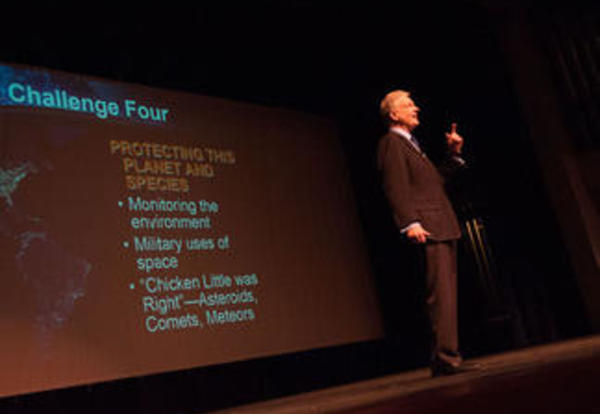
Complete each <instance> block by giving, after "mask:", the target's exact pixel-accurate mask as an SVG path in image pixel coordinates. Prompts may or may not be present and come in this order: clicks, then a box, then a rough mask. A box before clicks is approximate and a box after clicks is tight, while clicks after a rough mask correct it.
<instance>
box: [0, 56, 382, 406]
mask: <svg viewBox="0 0 600 414" xmlns="http://www.w3.org/2000/svg"><path fill="white" fill-rule="evenodd" d="M354 206H355V200H353V195H352V191H351V187H350V184H349V182H348V173H347V171H346V168H345V161H344V157H343V154H342V151H341V148H340V146H339V143H338V140H337V136H336V130H335V128H334V127H333V126H332V125H331V123H330V122H328V121H326V120H323V119H321V118H318V117H313V116H309V115H303V114H299V113H296V112H292V111H286V110H279V109H273V108H264V107H260V106H256V105H249V104H242V103H237V102H232V101H228V100H224V99H216V98H209V97H202V96H197V95H192V94H187V93H179V92H172V91H164V90H157V89H152V88H148V87H143V86H136V85H129V84H123V83H117V82H110V81H105V80H99V79H93V78H89V77H82V76H77V75H70V74H65V73H60V72H54V71H48V70H44V69H39V68H30V67H24V66H15V65H0V260H1V264H2V267H1V268H2V273H1V277H2V289H0V329H1V332H2V340H0V367H2V375H1V376H0V396H9V395H16V394H22V393H29V392H34V391H41V390H48V389H55V388H62V387H67V386H73V385H78V384H89V383H95V382H100V381H107V380H113V379H117V378H126V377H133V376H139V375H146V374H151V373H159V372H166V371H174V370H181V369H186V368H193V367H200V366H205V365H211V364H219V363H224V362H230V361H236V360H243V359H248V358H257V357H261V356H267V355H276V354H281V353H288V352H294V351H299V350H305V349H312V348H319V347H326V346H331V345H336V344H343V343H349V342H355V341H362V340H369V339H374V338H377V337H379V336H380V335H381V323H380V319H379V312H378V307H377V304H376V302H375V299H374V294H373V290H372V286H371V275H370V271H369V266H368V263H367V259H366V254H365V249H364V246H363V242H362V238H361V233H360V226H359V224H358V222H357V218H356V212H355V207H354Z"/></svg>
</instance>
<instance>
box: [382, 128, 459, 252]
mask: <svg viewBox="0 0 600 414" xmlns="http://www.w3.org/2000/svg"><path fill="white" fill-rule="evenodd" d="M377 164H378V167H379V169H380V170H381V173H382V176H383V189H384V191H385V194H386V196H387V198H388V200H389V202H390V205H391V207H392V211H393V213H394V220H395V222H396V225H397V226H398V228H399V229H402V228H404V227H406V226H407V225H409V224H410V223H413V222H415V221H419V222H420V223H421V225H422V226H423V228H425V230H427V231H429V232H430V233H431V236H429V238H430V239H432V240H437V241H443V240H453V239H458V238H460V227H459V225H458V221H457V219H456V215H455V214H454V210H453V209H452V205H451V204H450V201H449V200H448V197H447V195H446V191H445V189H444V178H443V177H442V175H441V174H440V172H439V171H438V169H437V168H436V167H435V165H433V163H432V162H431V161H430V160H429V159H428V158H427V157H426V156H425V155H424V154H423V153H421V152H419V150H417V149H416V148H415V147H414V146H413V145H412V144H411V143H410V142H409V141H408V140H407V139H406V138H405V137H403V136H401V135H398V134H396V133H394V132H391V131H390V132H388V133H387V134H386V135H384V136H383V137H382V138H381V140H380V141H379V148H378V151H377Z"/></svg>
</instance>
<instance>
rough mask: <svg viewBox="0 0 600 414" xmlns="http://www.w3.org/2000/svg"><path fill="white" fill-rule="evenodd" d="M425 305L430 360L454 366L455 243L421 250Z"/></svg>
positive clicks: (456, 361)
mask: <svg viewBox="0 0 600 414" xmlns="http://www.w3.org/2000/svg"><path fill="white" fill-rule="evenodd" d="M423 250H424V259H425V275H426V278H427V290H426V297H425V300H426V304H427V311H428V313H429V319H430V322H431V329H432V334H433V347H432V359H434V360H436V359H437V360H438V361H441V362H445V363H449V364H451V365H453V366H458V365H460V363H461V362H462V357H461V356H460V354H459V352H458V321H457V319H458V318H457V300H456V274H457V266H456V240H449V241H440V242H438V241H428V242H427V243H426V244H425V245H424V246H423Z"/></svg>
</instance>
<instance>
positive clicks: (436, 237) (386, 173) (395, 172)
mask: <svg viewBox="0 0 600 414" xmlns="http://www.w3.org/2000/svg"><path fill="white" fill-rule="evenodd" d="M380 109H381V115H382V117H383V120H384V121H385V122H386V123H387V124H388V126H389V130H388V132H387V133H386V134H385V135H384V136H383V137H382V138H381V140H380V141H379V148H378V154H377V161H378V167H379V169H380V170H381V173H382V179H383V188H384V191H385V194H386V196H387V199H388V201H389V203H390V205H391V209H392V212H393V215H394V221H395V223H396V226H397V227H398V230H399V231H400V232H401V233H402V234H403V235H404V236H406V237H407V238H408V240H410V241H411V242H413V243H415V244H417V245H418V246H419V249H420V250H421V252H420V253H421V254H423V255H424V258H425V269H424V272H425V275H426V279H427V295H426V302H427V308H428V312H429V317H430V321H431V327H432V333H433V341H434V344H433V349H432V359H431V369H432V372H433V375H434V376H436V375H448V374H454V373H457V372H461V371H463V370H466V369H470V368H471V367H467V366H465V365H463V361H462V357H461V355H460V353H459V351H458V329H457V309H456V308H457V304H456V274H457V268H456V241H457V240H458V239H459V238H460V235H461V231H460V227H459V225H458V221H457V219H456V215H455V213H454V211H453V209H452V206H451V204H450V201H449V200H448V197H447V195H446V191H445V189H444V176H445V175H448V174H450V173H451V172H452V171H453V170H455V169H457V168H461V167H462V166H463V165H464V161H463V160H462V158H460V154H461V151H462V147H463V139H462V137H461V136H460V135H459V134H458V133H457V132H456V124H452V128H451V130H450V132H448V133H446V143H447V146H448V152H449V156H448V159H447V160H446V161H445V163H444V164H443V165H440V167H439V168H437V167H436V166H435V165H434V164H433V163H432V162H431V161H430V160H429V159H428V158H427V156H426V155H425V153H424V152H423V151H422V150H421V148H420V146H419V143H418V142H417V141H416V139H415V137H414V136H413V135H412V131H413V130H414V129H415V128H416V127H417V126H418V125H419V117H418V114H419V107H418V106H416V105H415V103H414V102H413V100H412V99H411V98H410V93H409V92H406V91H401V90H398V91H393V92H390V93H389V94H387V95H386V96H385V98H384V99H383V100H382V101H381V108H380Z"/></svg>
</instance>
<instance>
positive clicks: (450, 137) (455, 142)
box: [446, 122, 464, 154]
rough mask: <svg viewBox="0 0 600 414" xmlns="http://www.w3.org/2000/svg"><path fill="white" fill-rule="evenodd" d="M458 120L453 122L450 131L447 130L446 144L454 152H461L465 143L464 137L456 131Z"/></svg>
mask: <svg viewBox="0 0 600 414" xmlns="http://www.w3.org/2000/svg"><path fill="white" fill-rule="evenodd" d="M456 126H457V125H456V122H453V123H452V126H451V127H450V132H446V144H447V145H448V149H449V150H450V152H452V153H453V154H460V153H461V152H462V147H463V144H464V140H463V138H462V137H461V136H460V135H459V134H458V133H457V132H456Z"/></svg>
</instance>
